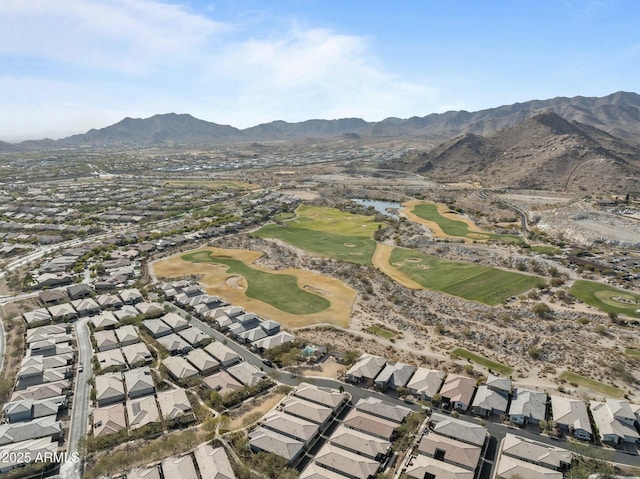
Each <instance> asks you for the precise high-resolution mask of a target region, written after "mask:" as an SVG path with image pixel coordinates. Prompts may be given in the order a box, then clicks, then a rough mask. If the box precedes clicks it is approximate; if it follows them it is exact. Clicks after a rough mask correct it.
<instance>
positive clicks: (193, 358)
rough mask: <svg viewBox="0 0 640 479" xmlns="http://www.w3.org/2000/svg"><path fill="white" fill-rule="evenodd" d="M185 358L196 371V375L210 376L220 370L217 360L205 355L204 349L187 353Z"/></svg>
mask: <svg viewBox="0 0 640 479" xmlns="http://www.w3.org/2000/svg"><path fill="white" fill-rule="evenodd" d="M185 358H186V360H187V361H189V362H190V363H191V364H192V365H193V366H194V367H195V368H196V369H197V370H198V373H200V374H201V375H203V376H206V375H209V374H212V373H214V372H216V371H218V370H219V369H220V363H219V362H218V360H217V359H215V358H213V357H212V356H211V355H210V354H208V353H206V352H205V350H204V349H194V350H192V351H189V352H188V353H187V355H186V356H185Z"/></svg>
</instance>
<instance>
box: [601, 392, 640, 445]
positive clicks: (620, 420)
mask: <svg viewBox="0 0 640 479" xmlns="http://www.w3.org/2000/svg"><path fill="white" fill-rule="evenodd" d="M589 406H590V409H591V414H592V415H593V420H594V422H595V423H596V426H597V428H598V433H599V435H600V439H601V440H602V442H606V443H609V444H615V445H618V444H622V443H623V442H629V443H632V444H635V443H638V442H640V434H638V431H637V430H636V428H635V426H634V422H635V419H636V418H635V414H634V413H633V411H632V410H631V407H630V405H629V401H624V400H620V399H607V400H606V401H604V402H600V401H591V402H590V403H589Z"/></svg>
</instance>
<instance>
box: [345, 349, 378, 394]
mask: <svg viewBox="0 0 640 479" xmlns="http://www.w3.org/2000/svg"><path fill="white" fill-rule="evenodd" d="M386 364H387V360H386V359H385V358H382V357H380V356H373V355H371V354H366V353H365V354H363V355H362V356H360V359H358V361H356V363H355V364H354V365H353V366H351V368H350V369H349V370H348V371H347V381H348V382H350V383H353V384H362V383H364V384H365V386H373V382H374V379H375V378H376V376H377V375H378V374H380V371H382V368H384V366H385V365H386Z"/></svg>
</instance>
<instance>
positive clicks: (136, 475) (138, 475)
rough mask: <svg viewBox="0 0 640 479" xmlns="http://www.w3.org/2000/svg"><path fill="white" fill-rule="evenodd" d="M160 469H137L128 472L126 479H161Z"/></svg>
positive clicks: (155, 467) (154, 467)
mask: <svg viewBox="0 0 640 479" xmlns="http://www.w3.org/2000/svg"><path fill="white" fill-rule="evenodd" d="M160 477H161V476H160V468H159V467H158V466H152V467H136V468H135V469H131V470H130V471H129V472H127V477H126V479H160Z"/></svg>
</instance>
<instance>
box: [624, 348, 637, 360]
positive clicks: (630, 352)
mask: <svg viewBox="0 0 640 479" xmlns="http://www.w3.org/2000/svg"><path fill="white" fill-rule="evenodd" d="M624 354H626V355H627V356H632V357H634V358H640V349H633V348H625V350H624Z"/></svg>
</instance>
